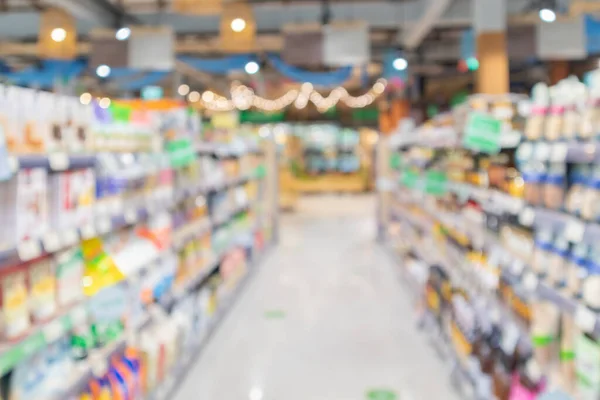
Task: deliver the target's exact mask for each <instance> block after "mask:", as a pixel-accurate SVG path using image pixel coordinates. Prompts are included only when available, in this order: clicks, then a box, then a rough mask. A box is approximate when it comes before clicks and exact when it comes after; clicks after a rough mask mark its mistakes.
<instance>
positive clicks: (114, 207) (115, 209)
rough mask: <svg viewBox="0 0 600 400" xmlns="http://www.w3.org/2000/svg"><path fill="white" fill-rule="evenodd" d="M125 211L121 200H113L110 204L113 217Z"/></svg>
mask: <svg viewBox="0 0 600 400" xmlns="http://www.w3.org/2000/svg"><path fill="white" fill-rule="evenodd" d="M122 210H123V204H122V203H121V199H112V200H111V202H110V212H111V213H112V215H115V214H120V213H121V211H122Z"/></svg>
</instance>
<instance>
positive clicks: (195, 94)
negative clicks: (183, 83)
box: [188, 91, 200, 103]
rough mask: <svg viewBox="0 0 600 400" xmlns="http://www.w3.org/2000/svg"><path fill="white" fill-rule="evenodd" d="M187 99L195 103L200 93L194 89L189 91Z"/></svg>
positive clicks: (198, 99)
mask: <svg viewBox="0 0 600 400" xmlns="http://www.w3.org/2000/svg"><path fill="white" fill-rule="evenodd" d="M188 100H189V101H190V102H191V103H195V102H197V101H200V93H198V92H196V91H193V92H190V94H189V95H188Z"/></svg>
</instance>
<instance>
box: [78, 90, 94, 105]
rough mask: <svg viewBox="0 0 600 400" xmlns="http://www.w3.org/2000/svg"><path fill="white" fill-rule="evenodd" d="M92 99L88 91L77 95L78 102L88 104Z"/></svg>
mask: <svg viewBox="0 0 600 400" xmlns="http://www.w3.org/2000/svg"><path fill="white" fill-rule="evenodd" d="M91 101H92V95H91V94H89V93H87V92H86V93H82V94H81V96H79V102H80V103H81V104H83V105H88V104H90V102H91Z"/></svg>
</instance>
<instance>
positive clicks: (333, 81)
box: [268, 54, 352, 87]
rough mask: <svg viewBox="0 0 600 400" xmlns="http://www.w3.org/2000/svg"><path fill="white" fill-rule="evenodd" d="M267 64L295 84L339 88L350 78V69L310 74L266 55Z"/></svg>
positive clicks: (275, 57) (273, 56) (342, 68)
mask: <svg viewBox="0 0 600 400" xmlns="http://www.w3.org/2000/svg"><path fill="white" fill-rule="evenodd" d="M268 59H269V63H270V64H271V65H272V66H273V67H274V68H275V69H276V70H277V71H279V73H280V74H281V75H283V76H285V77H286V78H289V79H291V80H293V81H295V82H308V83H311V84H313V85H315V86H322V87H332V86H340V85H342V84H343V83H344V82H346V81H347V80H348V79H350V77H351V76H352V67H351V66H346V67H341V68H338V69H337V70H335V71H331V72H312V71H305V70H303V69H300V68H297V67H294V66H293V65H289V64H286V63H285V62H283V60H282V59H281V58H279V57H278V56H276V55H273V54H270V55H268Z"/></svg>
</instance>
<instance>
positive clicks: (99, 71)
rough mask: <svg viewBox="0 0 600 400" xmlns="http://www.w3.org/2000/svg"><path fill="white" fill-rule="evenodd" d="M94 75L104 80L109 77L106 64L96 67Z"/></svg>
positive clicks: (108, 68) (108, 69)
mask: <svg viewBox="0 0 600 400" xmlns="http://www.w3.org/2000/svg"><path fill="white" fill-rule="evenodd" d="M96 75H98V76H99V77H100V78H106V77H108V76H109V75H110V67H109V66H108V65H106V64H102V65H98V68H96Z"/></svg>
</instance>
